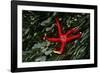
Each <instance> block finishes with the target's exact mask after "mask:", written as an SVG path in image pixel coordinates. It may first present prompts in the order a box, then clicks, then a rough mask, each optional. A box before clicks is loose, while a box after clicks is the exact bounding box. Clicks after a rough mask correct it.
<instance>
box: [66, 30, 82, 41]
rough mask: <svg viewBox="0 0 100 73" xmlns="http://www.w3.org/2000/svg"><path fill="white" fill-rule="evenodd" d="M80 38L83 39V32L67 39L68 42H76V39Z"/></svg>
mask: <svg viewBox="0 0 100 73" xmlns="http://www.w3.org/2000/svg"><path fill="white" fill-rule="evenodd" d="M80 37H81V32H80V33H78V34H76V35H73V36H71V37H69V38H67V39H66V42H70V41H72V40H74V39H78V38H80Z"/></svg>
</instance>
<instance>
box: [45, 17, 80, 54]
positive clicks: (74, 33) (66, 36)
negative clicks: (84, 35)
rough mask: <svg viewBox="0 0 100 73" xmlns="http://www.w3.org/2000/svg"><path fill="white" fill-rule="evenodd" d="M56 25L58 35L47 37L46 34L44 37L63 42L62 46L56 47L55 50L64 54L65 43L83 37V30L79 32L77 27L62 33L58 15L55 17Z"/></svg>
mask: <svg viewBox="0 0 100 73" xmlns="http://www.w3.org/2000/svg"><path fill="white" fill-rule="evenodd" d="M55 26H56V28H57V31H58V37H57V38H53V37H47V36H46V35H45V36H44V39H47V40H48V41H51V42H59V43H61V48H56V49H55V50H53V52H54V53H57V54H62V53H63V51H64V47H65V44H66V43H69V42H70V41H72V40H75V39H79V38H80V37H81V32H79V29H78V28H76V27H75V28H72V29H70V30H68V31H67V32H66V33H62V31H61V30H62V28H61V25H60V22H59V20H58V17H56V19H55Z"/></svg>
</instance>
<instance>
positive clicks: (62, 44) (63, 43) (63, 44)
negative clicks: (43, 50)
mask: <svg viewBox="0 0 100 73" xmlns="http://www.w3.org/2000/svg"><path fill="white" fill-rule="evenodd" d="M64 47H65V42H61V49H60V52H61V53H63V51H64Z"/></svg>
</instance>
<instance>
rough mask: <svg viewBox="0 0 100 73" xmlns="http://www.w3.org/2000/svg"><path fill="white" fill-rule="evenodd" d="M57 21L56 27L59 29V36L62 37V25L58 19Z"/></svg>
mask: <svg viewBox="0 0 100 73" xmlns="http://www.w3.org/2000/svg"><path fill="white" fill-rule="evenodd" d="M55 20H56V23H55V25H56V27H57V30H58V34H59V36H60V35H61V34H62V33H61V25H60V22H59V20H58V17H56V19H55Z"/></svg>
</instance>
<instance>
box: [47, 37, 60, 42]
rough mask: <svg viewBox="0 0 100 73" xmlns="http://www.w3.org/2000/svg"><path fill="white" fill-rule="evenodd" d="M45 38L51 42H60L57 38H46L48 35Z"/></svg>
mask: <svg viewBox="0 0 100 73" xmlns="http://www.w3.org/2000/svg"><path fill="white" fill-rule="evenodd" d="M46 39H47V40H48V41H51V42H60V40H59V38H48V37H46Z"/></svg>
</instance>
